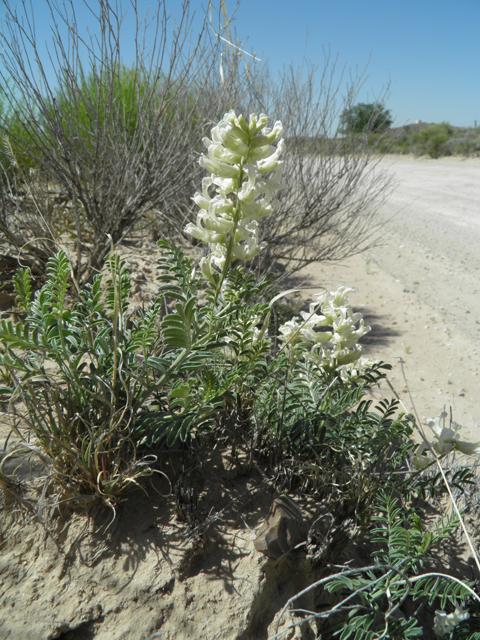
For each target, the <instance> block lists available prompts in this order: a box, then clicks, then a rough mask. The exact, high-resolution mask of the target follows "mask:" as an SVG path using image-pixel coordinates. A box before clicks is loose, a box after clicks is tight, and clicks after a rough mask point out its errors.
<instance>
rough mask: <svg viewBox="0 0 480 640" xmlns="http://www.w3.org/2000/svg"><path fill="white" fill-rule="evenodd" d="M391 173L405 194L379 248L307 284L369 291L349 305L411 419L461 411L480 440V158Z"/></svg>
mask: <svg viewBox="0 0 480 640" xmlns="http://www.w3.org/2000/svg"><path fill="white" fill-rule="evenodd" d="M384 168H385V170H386V171H388V172H389V173H392V174H393V175H394V176H395V178H396V180H397V188H396V189H395V191H394V193H393V195H392V196H391V197H390V199H389V200H388V202H387V203H386V204H385V205H384V206H383V207H382V209H381V211H380V212H379V216H380V219H381V221H382V222H383V223H384V226H383V228H382V233H381V236H382V237H381V240H380V243H379V245H378V246H377V247H375V248H373V249H371V250H369V251H368V252H366V253H364V254H361V255H358V256H356V257H353V258H351V259H349V260H346V261H344V262H342V263H341V264H338V265H311V266H310V267H309V268H308V269H306V270H305V272H304V273H305V276H306V277H308V279H309V282H310V283H311V284H318V285H323V286H326V287H327V288H335V287H336V286H337V285H339V284H346V285H348V286H355V287H357V288H358V289H359V292H358V293H357V294H351V295H350V297H349V300H350V302H351V304H352V305H353V306H354V308H356V309H358V310H359V311H362V313H363V314H364V316H365V318H366V320H367V322H368V324H370V325H371V326H372V331H371V333H370V334H368V335H367V336H366V337H365V339H364V344H365V351H366V353H368V355H370V356H371V357H374V358H376V359H381V360H384V361H386V362H389V363H390V364H392V365H393V367H394V368H393V370H392V373H391V376H390V380H391V381H392V383H393V385H394V386H395V388H396V389H397V391H398V393H399V395H400V396H401V398H402V400H403V402H404V403H405V405H406V407H407V409H408V411H412V410H413V406H415V408H416V410H417V412H418V415H419V418H420V420H421V421H424V420H425V419H427V418H431V417H435V416H437V415H438V414H439V413H440V412H441V411H442V410H443V408H444V407H445V408H446V410H447V411H449V410H450V407H451V408H452V412H453V419H454V420H455V421H457V422H459V423H460V424H462V426H463V429H462V437H463V439H467V440H471V441H477V440H480V426H479V424H480V378H479V375H480V374H479V364H480V355H479V351H480V159H471V160H462V159H458V158H444V159H440V160H428V159H424V158H421V159H415V158H413V157H403V156H395V157H391V158H388V159H386V160H385V161H384ZM401 361H403V362H404V365H403V366H404V371H405V376H406V380H407V383H405V380H404V377H403V373H402V368H401V364H400V362H401ZM383 389H384V391H385V395H387V396H389V397H390V396H391V391H390V390H389V389H388V387H386V385H383ZM408 391H410V394H409V393H408Z"/></svg>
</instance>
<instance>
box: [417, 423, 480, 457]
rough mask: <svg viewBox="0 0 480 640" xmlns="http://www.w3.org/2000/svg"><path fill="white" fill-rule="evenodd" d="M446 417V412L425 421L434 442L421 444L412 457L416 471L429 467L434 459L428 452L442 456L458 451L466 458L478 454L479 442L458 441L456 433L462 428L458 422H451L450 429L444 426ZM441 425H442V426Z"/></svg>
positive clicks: (479, 449)
mask: <svg viewBox="0 0 480 640" xmlns="http://www.w3.org/2000/svg"><path fill="white" fill-rule="evenodd" d="M446 417H447V413H446V411H442V413H441V414H440V415H439V416H438V417H436V418H435V419H432V418H430V419H429V420H427V425H428V426H429V427H430V429H431V430H432V431H433V435H434V436H435V438H436V440H434V441H433V442H422V444H421V445H420V446H419V447H418V449H417V450H416V452H415V455H413V456H412V458H411V461H412V464H413V466H414V467H416V468H417V469H425V468H426V467H428V465H430V464H431V463H432V462H433V461H434V460H435V457H434V456H433V455H432V454H431V453H429V450H432V449H433V450H434V451H435V452H436V453H437V455H439V456H443V455H445V454H447V453H450V451H454V450H455V451H460V452H461V453H464V454H466V455H467V456H475V455H479V454H480V442H465V441H464V440H458V439H457V436H458V431H459V430H460V429H461V428H462V427H461V425H459V424H458V422H452V423H451V425H450V427H446V426H445V418H446ZM442 423H443V424H442Z"/></svg>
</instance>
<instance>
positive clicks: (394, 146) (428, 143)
mask: <svg viewBox="0 0 480 640" xmlns="http://www.w3.org/2000/svg"><path fill="white" fill-rule="evenodd" d="M371 143H372V144H378V147H379V149H381V150H382V151H383V152H387V153H402V154H406V153H413V154H414V155H416V156H429V157H430V158H440V157H443V156H474V157H475V156H478V155H480V127H477V128H473V127H471V128H469V127H454V126H452V125H450V124H449V123H448V122H441V123H440V124H425V123H419V124H411V125H406V126H404V127H401V128H399V129H392V130H391V131H390V132H389V133H388V134H387V135H386V136H384V137H383V138H382V139H381V140H380V139H376V138H375V136H374V137H373V138H372V140H371Z"/></svg>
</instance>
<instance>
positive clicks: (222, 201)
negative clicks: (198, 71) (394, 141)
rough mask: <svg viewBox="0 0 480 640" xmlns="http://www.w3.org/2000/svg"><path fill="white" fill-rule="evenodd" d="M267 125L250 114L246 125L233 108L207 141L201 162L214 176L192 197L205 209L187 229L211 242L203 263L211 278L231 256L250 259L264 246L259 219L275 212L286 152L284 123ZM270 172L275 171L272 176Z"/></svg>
mask: <svg viewBox="0 0 480 640" xmlns="http://www.w3.org/2000/svg"><path fill="white" fill-rule="evenodd" d="M266 125H267V116H266V115H265V114H261V115H260V116H257V115H256V114H251V115H250V118H249V122H248V123H247V122H246V121H245V120H244V118H243V116H241V115H240V116H238V117H237V116H236V115H235V113H234V112H233V111H230V112H229V113H227V114H225V116H224V117H223V120H221V121H220V122H219V124H218V125H217V126H216V127H214V128H213V129H212V132H211V136H212V138H211V139H210V138H204V139H203V142H204V144H205V146H206V147H207V149H208V152H207V155H202V156H201V157H200V160H199V162H200V164H201V165H202V166H203V167H204V168H205V169H207V171H209V172H210V173H211V175H210V176H209V177H206V178H204V179H203V181H202V193H196V194H195V196H194V198H193V199H194V201H195V203H196V204H197V205H198V206H199V207H200V211H199V212H198V214H197V221H196V224H193V223H190V224H188V225H187V226H186V228H185V231H186V233H189V234H190V235H192V236H193V237H194V238H197V239H198V240H201V241H202V242H205V243H208V245H209V246H210V250H211V253H210V255H208V256H207V257H205V258H203V259H202V261H201V264H200V266H201V268H202V273H203V274H204V276H205V277H206V278H207V279H208V280H209V281H210V282H214V280H215V278H214V274H215V268H214V266H215V267H217V269H219V270H220V271H222V270H223V268H224V266H225V262H226V260H227V257H228V259H229V260H230V259H240V260H251V259H252V258H254V257H255V256H256V255H257V254H258V253H259V252H260V251H261V250H262V249H263V248H264V247H265V243H263V242H262V243H259V234H258V232H259V224H258V221H259V220H260V219H261V218H264V217H265V216H268V215H269V214H270V213H271V212H272V205H271V199H272V194H273V192H274V191H275V190H276V189H279V188H280V187H281V176H282V169H283V163H282V161H280V160H279V157H280V155H281V153H282V152H283V150H284V141H283V139H281V136H282V134H283V127H282V124H281V123H280V122H276V123H275V125H274V127H273V129H268V128H267V127H266ZM276 142H278V145H277V146H276V147H274V146H272V145H273V144H274V143H276ZM271 171H275V173H274V174H273V175H271V176H270V177H268V178H267V177H266V176H265V174H268V173H269V172H271ZM229 247H230V253H231V255H229Z"/></svg>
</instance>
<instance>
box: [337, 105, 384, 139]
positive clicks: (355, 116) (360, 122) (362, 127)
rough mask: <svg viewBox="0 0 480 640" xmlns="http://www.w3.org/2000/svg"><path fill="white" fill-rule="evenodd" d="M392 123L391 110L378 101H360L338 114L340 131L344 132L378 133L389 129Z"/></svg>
mask: <svg viewBox="0 0 480 640" xmlns="http://www.w3.org/2000/svg"><path fill="white" fill-rule="evenodd" d="M392 124H393V118H392V113H391V111H390V110H389V109H386V108H385V106H384V105H383V104H381V103H379V102H374V103H369V104H365V103H364V102H360V103H359V104H356V105H355V106H354V107H350V108H347V109H344V110H343V112H342V114H341V116H340V131H341V132H342V133H344V134H359V133H365V134H367V135H369V134H371V133H380V132H383V131H387V130H388V129H390V127H391V126H392Z"/></svg>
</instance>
